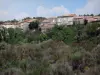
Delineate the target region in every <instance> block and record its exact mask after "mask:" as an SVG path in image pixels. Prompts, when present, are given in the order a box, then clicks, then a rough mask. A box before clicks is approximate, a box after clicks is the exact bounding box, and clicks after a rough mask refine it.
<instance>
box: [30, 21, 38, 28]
mask: <svg viewBox="0 0 100 75" xmlns="http://www.w3.org/2000/svg"><path fill="white" fill-rule="evenodd" d="M38 27H39V22H38V21H35V22H34V21H33V22H31V23H30V24H29V29H30V30H33V29H38Z"/></svg>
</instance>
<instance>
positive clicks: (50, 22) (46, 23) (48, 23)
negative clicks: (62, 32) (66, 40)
mask: <svg viewBox="0 0 100 75" xmlns="http://www.w3.org/2000/svg"><path fill="white" fill-rule="evenodd" d="M56 23H57V18H56V17H52V18H47V19H45V20H43V21H42V22H41V23H40V25H39V27H40V28H41V31H42V32H46V31H47V30H50V29H51V28H53V27H54V25H55V24H56Z"/></svg>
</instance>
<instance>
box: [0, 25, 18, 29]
mask: <svg viewBox="0 0 100 75" xmlns="http://www.w3.org/2000/svg"><path fill="white" fill-rule="evenodd" d="M0 27H5V28H17V25H0Z"/></svg>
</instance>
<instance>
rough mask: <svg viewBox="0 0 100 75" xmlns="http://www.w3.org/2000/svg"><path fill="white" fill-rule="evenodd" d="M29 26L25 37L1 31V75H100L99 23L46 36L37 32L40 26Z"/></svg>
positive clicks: (13, 31)
mask: <svg viewBox="0 0 100 75" xmlns="http://www.w3.org/2000/svg"><path fill="white" fill-rule="evenodd" d="M29 26H30V28H31V31H29V32H26V33H24V32H23V31H22V30H21V29H18V28H16V29H12V28H9V29H6V28H1V29H0V42H1V43H0V75H9V74H10V75H75V73H77V74H78V75H81V73H83V75H99V74H100V71H99V70H100V67H99V66H100V60H99V58H100V45H99V44H100V24H99V23H92V24H91V23H90V24H86V25H74V26H70V27H65V26H57V25H55V27H53V28H52V29H51V30H50V31H48V32H46V33H41V32H40V31H39V30H38V22H37V23H36V22H35V23H34V22H32V23H31V24H30V25H29ZM32 30H35V31H32ZM94 69H95V70H94Z"/></svg>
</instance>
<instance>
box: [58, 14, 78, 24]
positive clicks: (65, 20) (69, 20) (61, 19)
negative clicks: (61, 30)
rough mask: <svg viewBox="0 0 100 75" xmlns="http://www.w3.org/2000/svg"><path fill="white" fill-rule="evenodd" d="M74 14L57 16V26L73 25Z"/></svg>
mask: <svg viewBox="0 0 100 75" xmlns="http://www.w3.org/2000/svg"><path fill="white" fill-rule="evenodd" d="M75 16H76V15H75V14H69V15H63V16H58V18H57V24H58V25H73V22H74V17H75Z"/></svg>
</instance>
